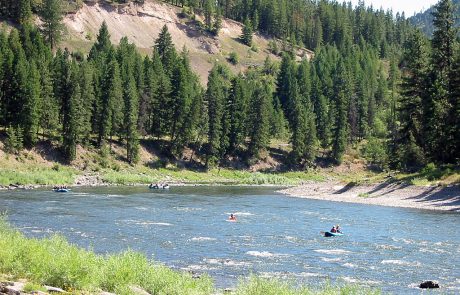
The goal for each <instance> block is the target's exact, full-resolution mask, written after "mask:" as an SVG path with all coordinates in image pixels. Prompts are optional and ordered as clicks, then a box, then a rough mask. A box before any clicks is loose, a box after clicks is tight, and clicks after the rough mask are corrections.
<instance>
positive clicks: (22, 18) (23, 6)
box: [18, 0, 32, 25]
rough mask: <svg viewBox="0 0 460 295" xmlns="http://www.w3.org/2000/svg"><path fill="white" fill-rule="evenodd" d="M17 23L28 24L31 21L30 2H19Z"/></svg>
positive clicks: (22, 0) (27, 0)
mask: <svg viewBox="0 0 460 295" xmlns="http://www.w3.org/2000/svg"><path fill="white" fill-rule="evenodd" d="M18 16H19V18H18V20H19V23H20V24H21V25H27V24H30V22H31V20H32V7H31V0H19V15H18Z"/></svg>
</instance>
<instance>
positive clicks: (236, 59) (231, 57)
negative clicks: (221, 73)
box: [228, 51, 240, 65]
mask: <svg viewBox="0 0 460 295" xmlns="http://www.w3.org/2000/svg"><path fill="white" fill-rule="evenodd" d="M228 61H229V62H230V63H231V64H233V65H237V64H238V63H239V62H240V58H239V57H238V54H237V53H236V52H235V51H232V52H230V55H229V57H228Z"/></svg>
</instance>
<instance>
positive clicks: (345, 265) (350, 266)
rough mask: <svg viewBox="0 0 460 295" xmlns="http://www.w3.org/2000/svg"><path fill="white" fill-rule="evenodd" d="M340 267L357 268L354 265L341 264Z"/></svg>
mask: <svg viewBox="0 0 460 295" xmlns="http://www.w3.org/2000/svg"><path fill="white" fill-rule="evenodd" d="M342 266H344V267H348V268H356V267H357V266H356V265H354V264H353V263H344V264H342Z"/></svg>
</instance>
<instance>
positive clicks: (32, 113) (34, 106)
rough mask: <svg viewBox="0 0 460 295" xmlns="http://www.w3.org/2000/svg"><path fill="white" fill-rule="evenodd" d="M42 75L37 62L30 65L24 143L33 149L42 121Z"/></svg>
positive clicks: (24, 104) (26, 94)
mask: <svg viewBox="0 0 460 295" xmlns="http://www.w3.org/2000/svg"><path fill="white" fill-rule="evenodd" d="M40 104H41V103H40V73H39V72H38V69H37V66H36V65H35V62H32V63H31V64H30V65H29V69H28V77H27V83H26V89H25V97H24V98H23V110H22V116H23V118H24V119H23V129H24V143H25V144H26V145H27V146H29V147H31V146H33V145H35V143H36V142H37V134H38V128H39V121H40Z"/></svg>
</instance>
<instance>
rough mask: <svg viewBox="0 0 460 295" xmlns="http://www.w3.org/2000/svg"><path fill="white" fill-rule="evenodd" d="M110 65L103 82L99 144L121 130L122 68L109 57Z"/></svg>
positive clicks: (104, 72)
mask: <svg viewBox="0 0 460 295" xmlns="http://www.w3.org/2000/svg"><path fill="white" fill-rule="evenodd" d="M109 60H110V61H109V64H108V65H107V66H106V68H105V69H104V71H103V76H102V80H101V85H100V88H101V97H100V104H101V107H100V112H99V114H98V115H99V117H100V118H99V120H98V122H99V126H98V128H99V130H98V144H99V146H100V147H101V146H103V145H104V143H105V142H106V141H107V140H108V139H109V138H110V137H112V136H113V135H114V134H116V132H117V131H118V130H119V128H120V126H121V121H122V115H121V106H122V105H123V91H122V81H121V77H120V68H119V65H118V62H117V60H116V59H115V57H114V56H112V57H109Z"/></svg>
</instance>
